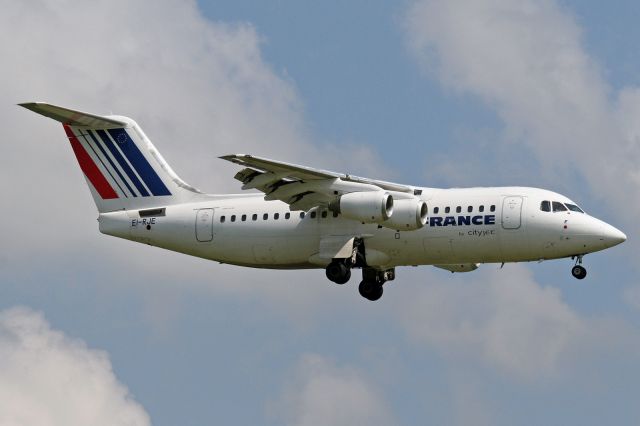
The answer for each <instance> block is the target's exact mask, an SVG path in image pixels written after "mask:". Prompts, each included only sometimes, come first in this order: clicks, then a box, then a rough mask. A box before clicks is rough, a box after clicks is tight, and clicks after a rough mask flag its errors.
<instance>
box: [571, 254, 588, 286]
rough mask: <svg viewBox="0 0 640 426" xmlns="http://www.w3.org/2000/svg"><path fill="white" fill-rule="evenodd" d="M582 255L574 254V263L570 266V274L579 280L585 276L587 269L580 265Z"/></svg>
mask: <svg viewBox="0 0 640 426" xmlns="http://www.w3.org/2000/svg"><path fill="white" fill-rule="evenodd" d="M582 256H583V255H581V254H579V255H577V256H574V257H575V258H576V264H575V265H574V266H573V268H571V275H573V276H574V278H577V279H579V280H583V279H584V277H586V276H587V270H586V269H585V268H584V266H582ZM572 259H573V257H572Z"/></svg>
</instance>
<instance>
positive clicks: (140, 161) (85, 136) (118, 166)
mask: <svg viewBox="0 0 640 426" xmlns="http://www.w3.org/2000/svg"><path fill="white" fill-rule="evenodd" d="M64 129H65V132H66V133H67V136H68V137H69V140H70V142H71V145H72V147H73V150H74V153H75V154H76V158H77V159H78V162H79V163H80V167H81V168H82V171H83V172H84V174H85V176H86V177H87V179H88V180H89V182H91V185H93V187H94V189H95V190H96V191H97V192H98V194H99V195H100V196H101V197H102V199H113V198H120V197H124V198H137V197H150V196H162V195H171V192H170V191H169V189H168V188H167V187H166V185H165V184H164V182H163V181H162V179H161V178H160V176H158V173H157V172H156V171H155V169H154V168H153V166H152V165H151V164H150V163H149V161H148V160H147V158H146V157H145V155H144V154H143V153H142V151H140V149H139V148H138V146H136V143H135V142H134V141H133V140H132V139H131V137H130V136H129V134H128V133H127V131H126V129H109V130H93V129H78V128H71V127H70V126H68V125H64ZM127 142H130V143H127Z"/></svg>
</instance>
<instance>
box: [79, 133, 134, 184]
mask: <svg viewBox="0 0 640 426" xmlns="http://www.w3.org/2000/svg"><path fill="white" fill-rule="evenodd" d="M87 133H89V136H91V139H93V142H94V143H95V144H96V146H97V147H98V149H100V152H102V155H103V156H104V157H105V158H106V159H107V161H109V164H111V167H112V168H113V170H115V172H116V173H117V175H118V176H119V177H120V180H121V181H122V183H124V186H126V187H127V189H128V190H129V192H130V193H131V195H132V196H133V197H136V193H135V192H133V189H131V186H129V183H128V182H127V180H126V179H125V178H124V176H122V173H120V170H118V168H117V167H116V165H115V164H113V161H111V158H110V157H109V156H108V155H107V153H106V152H105V150H104V148H103V147H102V144H101V143H100V142H99V141H98V139H97V138H96V137H95V135H94V134H93V132H92V131H91V130H88V131H87ZM114 181H115V182H116V184H117V183H118V182H117V181H116V180H115V179H114ZM118 186H120V185H119V184H118ZM121 189H122V188H121ZM122 192H123V193H124V191H122ZM124 195H125V197H126V196H127V194H126V193H125V194H124Z"/></svg>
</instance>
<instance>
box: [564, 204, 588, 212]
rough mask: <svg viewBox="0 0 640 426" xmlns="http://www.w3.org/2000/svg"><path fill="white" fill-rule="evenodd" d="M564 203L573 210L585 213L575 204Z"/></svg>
mask: <svg viewBox="0 0 640 426" xmlns="http://www.w3.org/2000/svg"><path fill="white" fill-rule="evenodd" d="M564 205H565V206H567V208H568V209H569V210H571V211H572V212H578V213H584V211H583V210H582V209H581V208H580V207H578V206H576V205H575V204H569V203H564Z"/></svg>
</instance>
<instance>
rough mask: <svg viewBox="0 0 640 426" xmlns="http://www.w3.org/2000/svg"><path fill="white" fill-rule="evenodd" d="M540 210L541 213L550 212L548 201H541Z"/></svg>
mask: <svg viewBox="0 0 640 426" xmlns="http://www.w3.org/2000/svg"><path fill="white" fill-rule="evenodd" d="M540 210H542V211H543V212H550V211H551V203H550V202H549V201H543V202H541V203H540Z"/></svg>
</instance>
